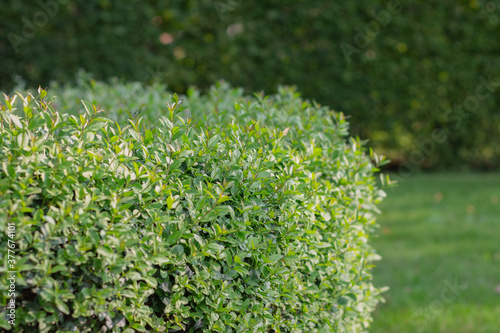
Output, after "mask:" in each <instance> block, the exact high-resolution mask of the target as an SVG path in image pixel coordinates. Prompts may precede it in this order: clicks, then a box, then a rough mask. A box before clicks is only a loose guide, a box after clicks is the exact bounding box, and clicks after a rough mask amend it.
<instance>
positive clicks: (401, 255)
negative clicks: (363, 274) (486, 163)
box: [371, 173, 500, 333]
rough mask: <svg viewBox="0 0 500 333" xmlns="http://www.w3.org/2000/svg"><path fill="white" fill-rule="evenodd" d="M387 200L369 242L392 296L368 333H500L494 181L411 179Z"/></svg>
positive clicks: (498, 203)
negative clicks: (376, 228) (375, 252)
mask: <svg viewBox="0 0 500 333" xmlns="http://www.w3.org/2000/svg"><path fill="white" fill-rule="evenodd" d="M394 178H395V179H397V177H394ZM387 192H388V193H387V194H388V196H387V198H386V200H385V201H384V202H383V204H382V205H381V210H382V215H381V216H380V217H379V224H380V225H381V229H380V230H379V233H378V236H377V237H375V238H373V239H372V240H371V242H372V245H373V246H374V247H375V249H376V250H377V252H378V253H379V254H380V255H381V256H382V257H383V259H382V261H380V262H378V263H377V268H376V269H375V270H374V280H375V284H376V285H377V286H389V287H390V290H389V291H388V292H386V293H385V298H386V303H385V304H381V305H380V306H379V307H378V309H377V311H376V313H375V314H374V318H375V319H374V323H373V325H372V328H371V332H374V333H375V332H377V333H378V332H380V333H382V332H383V333H391V332H394V333H396V332H397V333H403V332H439V333H447V332H449V333H465V332H470V333H489V332H495V333H498V332H500V174H453V173H452V174H432V175H415V176H411V177H409V178H407V179H405V180H403V181H402V182H400V184H399V185H398V187H397V188H395V189H390V190H388V191H387Z"/></svg>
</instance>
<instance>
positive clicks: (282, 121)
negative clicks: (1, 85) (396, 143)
mask: <svg viewBox="0 0 500 333" xmlns="http://www.w3.org/2000/svg"><path fill="white" fill-rule="evenodd" d="M132 87H133V86H132ZM101 88H102V91H104V92H106V90H104V86H103V87H101ZM94 89H97V88H96V87H94ZM108 89H110V90H115V91H120V89H123V91H122V94H114V95H113V94H109V95H108V96H109V100H106V96H101V98H102V101H103V102H104V103H105V105H107V104H106V103H108V104H110V105H112V104H115V105H117V104H119V102H118V99H119V98H122V101H124V99H123V98H124V96H125V95H126V94H125V92H128V93H130V92H132V95H130V97H131V98H130V99H129V100H128V101H129V102H130V101H131V100H133V99H134V98H137V99H140V98H141V96H139V95H133V92H134V90H133V89H131V86H123V85H121V86H120V85H117V86H116V87H115V88H113V87H108ZM150 89H153V90H154V88H150ZM160 90H161V89H158V91H157V92H158V94H160V95H161V96H162V94H165V92H162V93H160ZM66 91H67V92H68V93H67V94H66V95H64V94H62V95H63V96H66V97H67V98H68V100H72V97H70V96H72V92H71V90H70V89H69V88H68V89H67V90H66ZM61 92H62V90H61ZM85 94H86V93H85V92H82V95H85ZM97 95H99V93H98V94H97ZM153 95H154V96H156V93H153ZM160 95H159V96H160ZM155 101H156V100H154V99H152V100H151V101H150V102H151V103H150V104H148V105H149V106H148V107H143V108H142V109H138V110H128V109H127V107H128V106H130V105H127V104H130V103H129V102H126V103H125V104H126V105H124V106H123V107H120V108H121V109H123V110H125V113H128V114H129V115H128V117H126V118H127V119H125V117H122V118H123V119H122V118H120V119H116V121H115V120H111V119H110V118H113V114H112V113H110V111H109V109H108V110H107V109H106V108H104V109H102V108H101V107H99V106H98V105H96V104H93V103H91V102H86V101H81V103H80V104H79V105H76V104H74V103H72V102H71V103H70V102H67V103H66V104H65V105H61V101H59V102H58V101H57V99H55V98H54V97H52V95H47V92H46V91H45V90H43V89H39V91H38V94H35V93H33V94H31V93H28V92H24V93H17V94H15V95H12V96H6V95H5V96H4V101H3V102H2V103H1V104H0V108H1V113H0V144H1V150H0V161H1V167H0V231H1V240H2V244H4V245H3V246H2V247H1V249H0V257H1V260H2V266H1V267H2V268H1V269H2V273H3V274H5V273H6V272H7V271H11V270H15V271H17V273H16V293H17V295H16V296H17V297H16V299H15V300H16V318H15V326H12V325H11V324H10V323H9V322H8V318H7V317H6V316H5V313H3V315H2V316H1V318H0V326H1V327H2V328H3V329H14V330H16V331H18V332H33V331H40V332H74V331H79V332H98V331H100V332H136V331H137V332H363V331H365V330H366V329H367V327H368V325H369V323H370V321H371V315H370V313H371V312H372V311H373V310H374V307H375V306H376V304H377V303H378V301H380V300H381V296H380V293H381V292H382V289H380V288H375V287H374V286H373V285H372V282H371V274H370V270H371V268H372V267H373V261H374V260H377V259H379V257H378V255H377V254H376V253H375V252H374V251H373V249H372V248H371V247H370V245H369V244H368V242H367V241H368V239H369V237H370V236H371V235H372V233H373V231H374V229H375V226H376V224H375V215H376V213H377V212H378V210H377V208H376V204H377V203H378V202H379V201H380V200H381V199H382V198H383V197H384V192H383V191H382V190H380V188H379V185H377V182H376V181H375V176H374V175H375V173H376V172H377V171H378V169H377V166H378V165H379V164H381V163H384V159H383V158H382V157H379V156H377V155H375V154H373V153H372V152H370V154H367V153H366V152H365V150H364V148H363V142H361V141H360V140H359V139H352V138H347V135H348V123H347V122H346V120H345V118H344V116H343V115H342V114H341V113H335V112H333V111H331V110H329V109H328V108H326V107H321V106H319V105H317V104H315V103H310V102H308V101H304V100H302V99H301V98H300V97H299V95H298V94H297V93H296V92H295V91H294V90H293V89H290V88H280V90H279V92H278V93H277V94H276V95H273V96H264V95H262V94H256V95H254V96H253V97H248V96H243V95H242V92H241V89H232V88H230V87H228V86H226V85H224V84H220V85H218V86H217V87H214V88H212V89H211V90H210V93H209V94H208V95H200V94H199V93H198V92H197V91H195V90H191V91H190V92H189V95H188V96H187V97H181V98H179V97H178V96H177V95H174V96H172V97H169V98H168V99H164V100H163V101H162V103H161V104H162V105H161V106H158V109H156V110H150V111H151V112H149V111H148V110H149V108H150V107H151V106H152V105H155V103H156V102H155ZM65 106H68V108H67V109H65ZM145 109H146V111H145ZM141 110H142V112H143V113H141ZM113 112H114V111H113ZM115 116H116V113H115ZM115 118H116V117H115ZM118 118H119V117H118ZM9 224H10V225H14V226H15V232H8V231H9V229H8V228H7V225H9ZM9 240H10V241H11V242H8V241H9ZM12 241H14V243H13V242H12ZM7 244H15V248H14V251H15V269H12V267H10V266H8V264H7V259H8V258H7V257H8V252H7V251H8V246H7ZM8 290H9V283H8V281H7V280H6V279H5V278H2V279H1V280H0V304H1V305H2V307H3V309H2V311H5V306H6V304H7V302H9V299H8V296H7V295H8V293H7V291H8Z"/></svg>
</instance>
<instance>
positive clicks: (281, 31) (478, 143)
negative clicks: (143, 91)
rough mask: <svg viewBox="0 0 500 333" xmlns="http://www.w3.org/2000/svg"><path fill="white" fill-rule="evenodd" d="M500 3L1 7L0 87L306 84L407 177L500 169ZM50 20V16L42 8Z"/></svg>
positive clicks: (104, 1)
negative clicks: (89, 82)
mask: <svg viewBox="0 0 500 333" xmlns="http://www.w3.org/2000/svg"><path fill="white" fill-rule="evenodd" d="M499 10H500V2H499V1H463V0H462V1H451V0H443V1H440V2H435V1H418V2H414V1H377V0H360V1H355V2H347V3H340V2H334V1H326V0H309V1H293V2H289V1H284V0H266V1H258V2H248V1H242V0H214V1H213V0H201V1H165V0H161V1H151V0H148V1H134V0H132V1H126V2H123V1H118V0H114V1H109V0H87V1H81V0H77V1H67V0H59V1H56V0H47V1H35V0H29V1H23V2H22V3H21V2H19V1H14V0H6V1H4V2H3V5H2V11H1V13H0V21H1V22H2V25H1V27H0V35H1V36H2V37H1V40H0V58H1V59H2V65H1V66H0V89H2V90H10V89H12V88H13V87H14V86H15V84H16V82H17V83H19V80H17V81H16V80H15V77H16V75H18V76H21V77H22V78H23V80H24V82H26V84H28V85H30V86H38V85H39V84H41V85H48V83H49V82H50V81H51V80H58V81H64V82H68V81H70V80H73V79H74V78H75V72H77V71H78V70H79V69H81V68H82V69H84V70H85V71H87V72H89V73H92V74H93V75H94V77H95V78H96V79H106V78H110V77H119V78H122V79H125V80H139V81H143V82H145V83H152V82H153V81H161V82H165V83H167V84H168V85H169V89H171V90H174V91H176V92H179V93H183V92H185V91H186V90H187V88H188V87H189V86H190V85H196V86H198V87H199V88H202V89H205V88H207V87H208V86H209V85H210V84H211V83H213V82H214V81H216V80H219V79H225V80H227V81H229V82H230V83H231V84H233V85H236V86H242V87H244V88H245V89H247V91H248V92H250V91H256V90H265V91H266V93H272V92H274V91H275V90H276V89H277V86H278V84H286V85H296V86H297V87H298V89H299V90H300V91H302V92H303V96H304V97H305V98H310V99H315V100H317V101H319V102H320V103H322V104H326V105H329V106H331V107H332V108H334V109H336V110H337V111H343V112H344V113H346V114H347V115H349V116H351V119H350V123H351V125H352V129H351V132H352V134H354V135H359V136H360V137H361V138H363V139H370V140H371V143H370V145H372V146H374V147H375V148H377V149H378V150H379V151H382V152H384V153H385V154H387V155H388V156H389V157H390V158H391V159H392V160H393V161H394V163H395V164H396V165H398V164H399V165H400V168H402V169H404V170H406V171H407V172H410V171H411V170H414V169H418V168H476V169H491V168H495V167H496V166H497V165H498V163H499V161H500V144H499V142H500V140H499V139H500V121H499V120H500V113H499V112H498V102H499V96H498V92H497V88H498V86H499V85H500V73H499V69H500V67H499V64H498V61H497V58H496V57H497V55H498V53H499V51H500V42H499V38H498V37H499V32H500V30H499V29H498V28H499V24H500V12H499ZM43 13H45V16H44V14H43Z"/></svg>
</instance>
